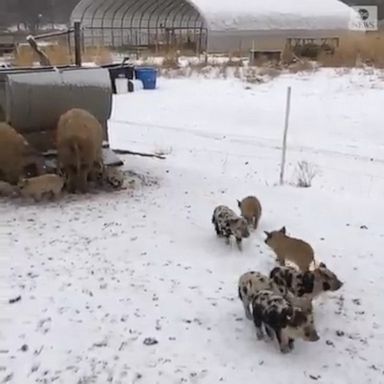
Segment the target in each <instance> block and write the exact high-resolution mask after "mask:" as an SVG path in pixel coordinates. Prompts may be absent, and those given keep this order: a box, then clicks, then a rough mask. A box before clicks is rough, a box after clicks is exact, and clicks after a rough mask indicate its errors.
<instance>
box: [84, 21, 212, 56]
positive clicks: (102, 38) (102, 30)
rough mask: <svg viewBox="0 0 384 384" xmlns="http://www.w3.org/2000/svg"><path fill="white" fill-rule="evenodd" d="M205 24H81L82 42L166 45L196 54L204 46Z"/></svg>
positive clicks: (118, 46)
mask: <svg viewBox="0 0 384 384" xmlns="http://www.w3.org/2000/svg"><path fill="white" fill-rule="evenodd" d="M207 38H208V31H207V29H206V28H201V27H200V28H191V27H146V28H143V27H84V28H83V33H82V45H83V49H84V48H85V47H95V46H104V47H109V48H113V49H127V48H138V49H140V48H141V49H146V50H149V51H152V52H160V51H164V50H170V49H180V50H183V51H192V52H195V53H197V54H199V53H201V52H202V51H204V50H205V49H206V47H207Z"/></svg>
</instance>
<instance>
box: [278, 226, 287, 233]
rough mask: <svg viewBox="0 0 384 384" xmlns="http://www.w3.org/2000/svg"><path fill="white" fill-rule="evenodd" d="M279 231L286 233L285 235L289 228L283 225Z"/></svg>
mask: <svg viewBox="0 0 384 384" xmlns="http://www.w3.org/2000/svg"><path fill="white" fill-rule="evenodd" d="M279 232H281V233H284V235H285V234H286V233H287V229H286V228H285V226H284V227H282V228H281V229H280V231H279Z"/></svg>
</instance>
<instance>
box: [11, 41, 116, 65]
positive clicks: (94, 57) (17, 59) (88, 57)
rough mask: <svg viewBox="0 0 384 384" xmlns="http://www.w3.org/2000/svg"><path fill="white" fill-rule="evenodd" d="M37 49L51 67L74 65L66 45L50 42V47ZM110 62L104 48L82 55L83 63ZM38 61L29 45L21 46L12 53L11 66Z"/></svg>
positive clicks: (71, 51) (72, 57) (110, 53)
mask: <svg viewBox="0 0 384 384" xmlns="http://www.w3.org/2000/svg"><path fill="white" fill-rule="evenodd" d="M39 47H40V48H41V50H42V51H43V52H44V53H45V54H46V55H47V56H48V58H49V59H50V61H51V63H52V65H70V64H74V53H73V49H72V50H70V49H69V47H68V44H64V43H60V42H52V44H51V45H39ZM112 60H113V56H112V52H111V51H110V50H109V49H107V48H105V47H94V48H87V49H86V50H85V52H83V54H82V61H83V62H94V63H96V64H97V65H103V64H108V63H111V62H112ZM38 61H39V58H38V56H37V54H36V53H35V52H34V51H33V50H32V48H31V47H30V46H29V45H21V46H19V47H18V48H17V50H16V52H15V53H14V60H13V63H12V64H14V65H16V66H32V65H33V64H34V63H35V62H38Z"/></svg>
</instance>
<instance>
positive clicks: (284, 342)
mask: <svg viewBox="0 0 384 384" xmlns="http://www.w3.org/2000/svg"><path fill="white" fill-rule="evenodd" d="M276 337H277V341H278V342H279V346H280V352H281V353H288V352H289V351H290V350H291V349H290V347H289V337H288V336H287V335H286V333H285V332H284V331H283V330H282V329H278V330H276Z"/></svg>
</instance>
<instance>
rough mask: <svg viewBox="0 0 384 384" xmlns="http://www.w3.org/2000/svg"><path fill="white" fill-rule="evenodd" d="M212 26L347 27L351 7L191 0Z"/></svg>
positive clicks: (283, 0) (313, 0) (299, 1)
mask: <svg viewBox="0 0 384 384" xmlns="http://www.w3.org/2000/svg"><path fill="white" fill-rule="evenodd" d="M189 1H191V3H193V4H194V6H196V7H197V8H198V9H199V11H200V12H201V14H202V15H203V17H204V19H205V20H206V23H207V26H208V29H209V30H214V31H228V30H243V31H244V30H248V31H250V30H255V31H259V30H314V29H318V30H347V29H349V22H350V20H351V17H352V18H355V17H358V16H357V14H356V13H354V12H352V10H351V8H350V7H348V6H347V5H345V4H344V3H342V2H340V1H338V0H189Z"/></svg>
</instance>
